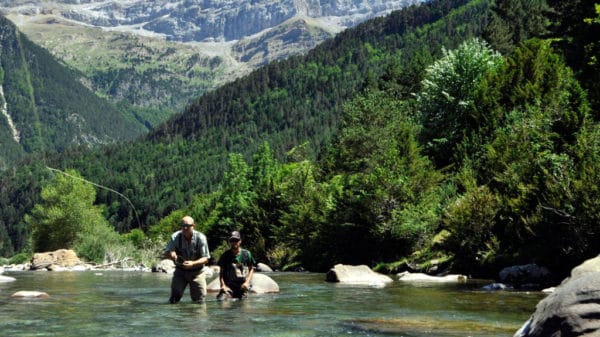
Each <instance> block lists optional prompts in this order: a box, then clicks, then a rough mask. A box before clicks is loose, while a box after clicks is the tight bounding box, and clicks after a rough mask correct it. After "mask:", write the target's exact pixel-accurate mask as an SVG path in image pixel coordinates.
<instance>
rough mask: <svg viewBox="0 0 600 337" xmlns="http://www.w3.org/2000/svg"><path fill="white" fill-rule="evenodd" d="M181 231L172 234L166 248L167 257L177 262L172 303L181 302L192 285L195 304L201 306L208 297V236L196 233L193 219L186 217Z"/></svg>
mask: <svg viewBox="0 0 600 337" xmlns="http://www.w3.org/2000/svg"><path fill="white" fill-rule="evenodd" d="M180 228H181V229H180V230H179V231H177V232H175V233H173V235H171V239H170V240H169V242H168V243H167V246H166V248H165V258H168V259H171V260H173V261H174V262H175V272H174V273H173V279H172V280H171V297H170V298H169V302H170V303H177V302H179V300H181V297H182V296H183V291H184V290H185V287H186V286H187V285H188V284H189V285H190V297H191V298H192V301H194V302H199V303H201V302H203V301H204V299H205V297H206V274H205V273H204V266H205V265H206V264H207V263H208V259H210V253H209V251H208V243H207V241H206V236H205V235H204V234H202V233H200V232H198V231H196V230H194V219H192V217H190V216H184V217H183V219H181V225H180Z"/></svg>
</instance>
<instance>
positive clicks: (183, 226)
mask: <svg viewBox="0 0 600 337" xmlns="http://www.w3.org/2000/svg"><path fill="white" fill-rule="evenodd" d="M192 226H194V225H188V224H181V228H190V227H192Z"/></svg>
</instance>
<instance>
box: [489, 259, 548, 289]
mask: <svg viewBox="0 0 600 337" xmlns="http://www.w3.org/2000/svg"><path fill="white" fill-rule="evenodd" d="M498 276H499V279H498V281H499V282H500V283H504V284H509V285H511V286H513V287H515V288H527V289H542V288H545V287H547V286H549V285H550V283H551V282H552V274H551V273H550V271H549V270H548V268H546V267H541V266H538V265H537V264H534V263H532V264H526V265H520V266H512V267H507V268H504V269H502V270H501V271H500V273H499V275H498Z"/></svg>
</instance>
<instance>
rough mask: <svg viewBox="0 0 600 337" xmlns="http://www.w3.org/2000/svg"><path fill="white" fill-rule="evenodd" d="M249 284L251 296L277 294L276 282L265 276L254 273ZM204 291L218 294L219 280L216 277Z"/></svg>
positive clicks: (277, 286)
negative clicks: (250, 285)
mask: <svg viewBox="0 0 600 337" xmlns="http://www.w3.org/2000/svg"><path fill="white" fill-rule="evenodd" d="M251 284H252V288H251V289H250V293H252V294H271V293H278V292H279V285H278V284H277V282H275V280H273V279H272V278H270V277H269V276H267V275H265V274H261V273H254V276H252V282H251ZM206 289H207V291H208V292H211V293H216V292H219V290H220V289H221V285H220V282H219V278H218V277H217V278H215V279H214V280H212V281H211V282H210V283H209V284H208V285H207V286H206Z"/></svg>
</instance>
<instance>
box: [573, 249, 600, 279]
mask: <svg viewBox="0 0 600 337" xmlns="http://www.w3.org/2000/svg"><path fill="white" fill-rule="evenodd" d="M595 272H600V255H599V256H596V257H595V258H592V259H589V260H586V261H584V262H583V263H582V264H580V265H579V266H577V267H575V268H573V270H571V277H572V278H575V277H579V276H581V275H583V274H586V273H595Z"/></svg>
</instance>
